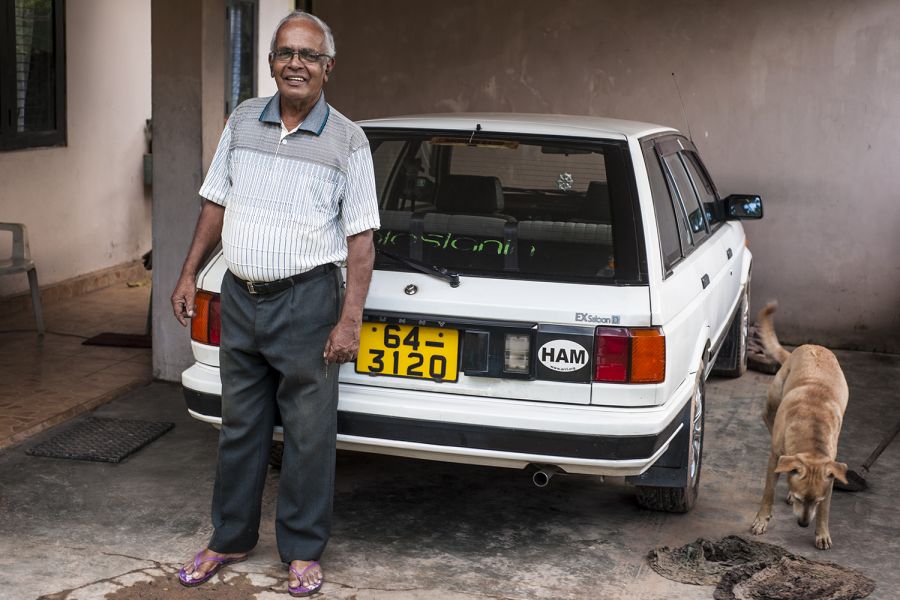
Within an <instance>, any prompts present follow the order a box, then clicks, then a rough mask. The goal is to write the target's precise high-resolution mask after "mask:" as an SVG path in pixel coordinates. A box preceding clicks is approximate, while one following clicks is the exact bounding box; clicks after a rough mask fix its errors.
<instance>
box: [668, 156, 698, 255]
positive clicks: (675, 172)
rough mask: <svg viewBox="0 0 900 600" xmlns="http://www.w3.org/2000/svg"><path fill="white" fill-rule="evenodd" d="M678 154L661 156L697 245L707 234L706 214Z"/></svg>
mask: <svg viewBox="0 0 900 600" xmlns="http://www.w3.org/2000/svg"><path fill="white" fill-rule="evenodd" d="M679 154H680V153H675V154H669V155H667V156H665V157H663V160H664V161H665V163H666V167H667V168H668V171H669V176H670V177H671V181H672V184H673V185H674V186H675V190H676V192H677V193H678V196H679V198H681V203H682V205H683V206H684V212H685V215H687V220H688V226H689V227H690V230H691V237H692V238H693V241H694V245H697V244H699V243H700V242H701V241H703V239H704V238H705V237H706V236H707V227H706V215H705V214H704V211H703V208H702V207H701V206H700V200H699V199H698V198H697V194H696V192H695V191H694V186H693V185H692V184H691V180H690V178H689V177H688V174H687V170H686V169H685V168H684V164H683V163H682V162H681V157H680V156H679Z"/></svg>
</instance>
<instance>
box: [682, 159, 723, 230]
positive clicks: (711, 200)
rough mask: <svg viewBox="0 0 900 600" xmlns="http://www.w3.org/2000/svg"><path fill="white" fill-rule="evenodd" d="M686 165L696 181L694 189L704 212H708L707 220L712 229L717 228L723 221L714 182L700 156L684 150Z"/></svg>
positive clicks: (692, 179) (692, 178)
mask: <svg viewBox="0 0 900 600" xmlns="http://www.w3.org/2000/svg"><path fill="white" fill-rule="evenodd" d="M682 158H683V159H684V166H685V167H686V168H687V171H688V175H690V177H691V181H693V182H694V190H695V191H696V192H697V195H698V196H699V197H700V204H701V206H703V212H704V213H705V214H706V220H707V222H708V223H709V226H710V229H715V228H716V227H718V226H719V225H720V224H721V223H722V220H723V219H722V218H720V216H719V214H718V210H717V208H716V192H715V189H714V188H713V186H712V183H711V182H710V181H709V179H708V178H707V176H706V173H705V171H704V170H703V168H702V167H700V164H699V158H698V157H697V155H696V154H694V153H693V152H684V153H683V154H682Z"/></svg>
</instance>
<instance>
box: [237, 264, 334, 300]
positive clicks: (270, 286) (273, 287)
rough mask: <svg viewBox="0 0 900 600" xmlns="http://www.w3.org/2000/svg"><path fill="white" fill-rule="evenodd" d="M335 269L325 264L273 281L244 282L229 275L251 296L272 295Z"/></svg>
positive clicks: (331, 265)
mask: <svg viewBox="0 0 900 600" xmlns="http://www.w3.org/2000/svg"><path fill="white" fill-rule="evenodd" d="M335 268H336V267H335V266H334V263H327V264H324V265H319V266H318V267H315V268H312V269H310V270H309V271H304V272H303V273H298V274H297V275H291V276H290V277H285V278H284V279H278V280H275V281H244V280H243V279H241V278H240V277H238V276H237V275H235V274H234V273H232V274H231V275H232V277H234V279H235V281H237V282H238V283H240V284H241V285H242V286H244V288H246V289H247V291H248V292H249V293H251V294H254V295H258V294H274V293H275V292H280V291H282V290H286V289H288V288H289V287H291V286H293V285H296V284H298V283H302V282H304V281H309V280H310V279H315V278H316V277H319V276H321V275H325V274H326V273H331V272H332V271H334V269H335Z"/></svg>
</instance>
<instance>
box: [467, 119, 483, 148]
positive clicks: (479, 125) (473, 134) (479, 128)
mask: <svg viewBox="0 0 900 600" xmlns="http://www.w3.org/2000/svg"><path fill="white" fill-rule="evenodd" d="M476 131H481V123H475V129H473V130H472V135H470V136H469V144H468V145H469V146H471V145H472V140H473V139H475V132H476Z"/></svg>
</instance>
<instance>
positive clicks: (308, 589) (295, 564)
mask: <svg viewBox="0 0 900 600" xmlns="http://www.w3.org/2000/svg"><path fill="white" fill-rule="evenodd" d="M323 578H324V575H323V574H322V567H321V565H319V563H318V562H317V561H314V560H292V561H291V565H290V567H289V568H288V592H289V593H290V594H291V596H294V597H295V598H302V597H304V596H312V595H313V594H315V593H316V592H318V591H319V590H320V589H321V588H322V580H323Z"/></svg>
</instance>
